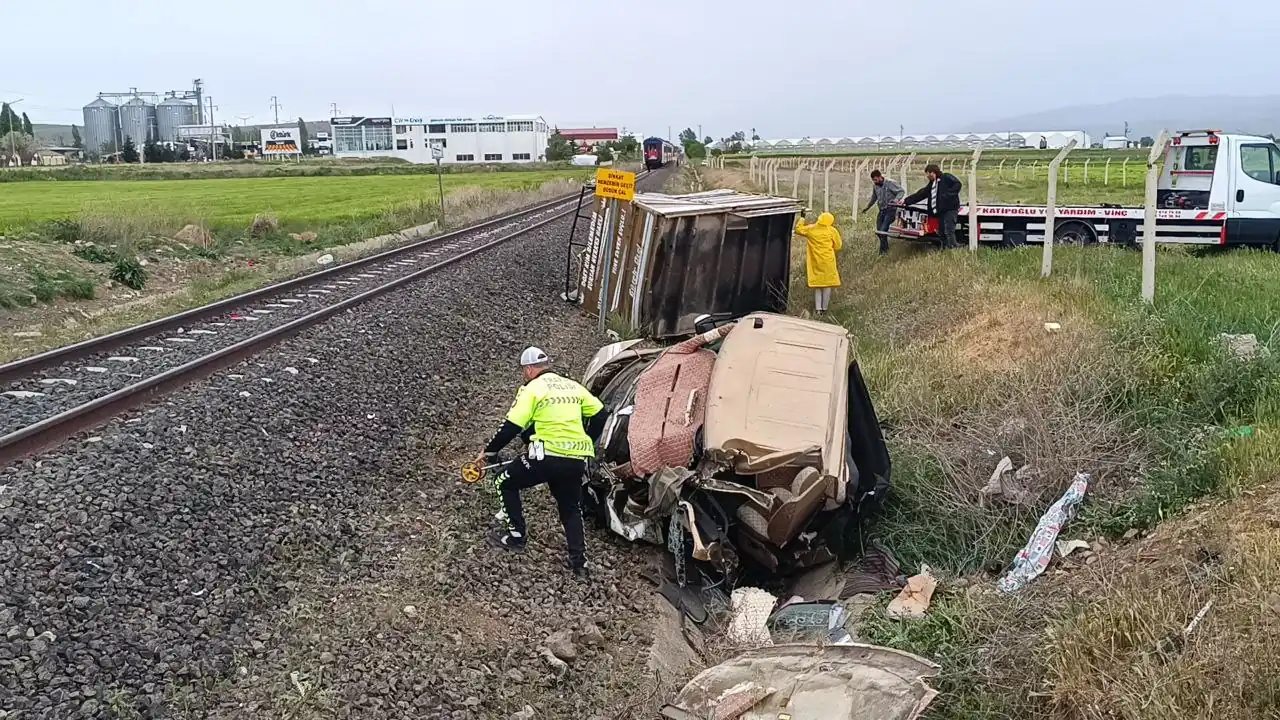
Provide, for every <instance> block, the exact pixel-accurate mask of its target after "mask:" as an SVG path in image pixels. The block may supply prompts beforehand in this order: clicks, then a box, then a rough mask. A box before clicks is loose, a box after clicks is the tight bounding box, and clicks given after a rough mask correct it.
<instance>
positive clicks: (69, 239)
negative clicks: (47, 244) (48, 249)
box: [40, 218, 84, 243]
mask: <svg viewBox="0 0 1280 720" xmlns="http://www.w3.org/2000/svg"><path fill="white" fill-rule="evenodd" d="M40 234H41V235H44V236H45V237H48V238H49V239H51V240H57V241H58V242H65V243H73V242H75V241H77V240H80V239H82V238H83V236H84V230H83V228H81V227H80V223H79V221H76V220H72V219H70V218H58V219H57V220H50V221H49V222H47V223H45V225H44V227H43V228H41V232H40Z"/></svg>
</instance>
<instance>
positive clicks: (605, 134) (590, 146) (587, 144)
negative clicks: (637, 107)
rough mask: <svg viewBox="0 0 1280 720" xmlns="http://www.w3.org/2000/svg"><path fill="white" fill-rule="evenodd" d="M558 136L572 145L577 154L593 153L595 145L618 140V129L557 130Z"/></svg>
mask: <svg viewBox="0 0 1280 720" xmlns="http://www.w3.org/2000/svg"><path fill="white" fill-rule="evenodd" d="M559 133H560V136H561V137H563V138H564V139H565V140H568V141H569V142H571V143H573V148H574V150H575V151H577V152H578V153H593V152H595V151H596V146H597V145H603V144H605V143H610V142H614V141H616V140H617V139H618V128H598V127H590V128H559Z"/></svg>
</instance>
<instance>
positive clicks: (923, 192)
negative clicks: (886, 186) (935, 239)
mask: <svg viewBox="0 0 1280 720" xmlns="http://www.w3.org/2000/svg"><path fill="white" fill-rule="evenodd" d="M937 182H938V206H937V207H930V208H929V214H930V215H937V214H939V213H944V212H947V211H948V210H959V209H960V188H961V183H960V180H959V179H958V178H956V176H955V175H952V174H951V173H942V174H941V175H939V176H938V180H937ZM932 185H933V183H929V184H928V185H925V186H924V187H922V188H920V189H919V190H917V191H915V192H913V193H911V194H910V195H908V196H906V197H905V198H903V199H902V204H903V205H914V204H916V203H918V202H920V201H921V200H928V199H929V188H930V187H931V186H932Z"/></svg>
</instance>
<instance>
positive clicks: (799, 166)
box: [791, 163, 804, 200]
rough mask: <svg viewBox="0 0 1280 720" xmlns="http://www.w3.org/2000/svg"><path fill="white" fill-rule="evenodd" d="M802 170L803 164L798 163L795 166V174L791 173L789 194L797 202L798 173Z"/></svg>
mask: <svg viewBox="0 0 1280 720" xmlns="http://www.w3.org/2000/svg"><path fill="white" fill-rule="evenodd" d="M803 169H804V163H798V164H797V165H796V169H795V172H793V173H791V194H792V195H794V196H795V198H796V199H797V200H799V199H800V171H801V170H803Z"/></svg>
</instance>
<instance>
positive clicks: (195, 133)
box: [178, 125, 227, 142]
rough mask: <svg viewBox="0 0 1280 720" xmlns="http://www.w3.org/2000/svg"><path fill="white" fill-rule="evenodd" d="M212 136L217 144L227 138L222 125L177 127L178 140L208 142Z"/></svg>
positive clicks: (225, 130) (225, 129)
mask: <svg viewBox="0 0 1280 720" xmlns="http://www.w3.org/2000/svg"><path fill="white" fill-rule="evenodd" d="M211 134H212V135H213V136H214V137H215V138H216V139H217V140H218V141H219V142H223V141H225V139H226V136H227V128H226V127H225V126H223V125H179V126H178V139H179V140H208V139H209V135H211Z"/></svg>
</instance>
